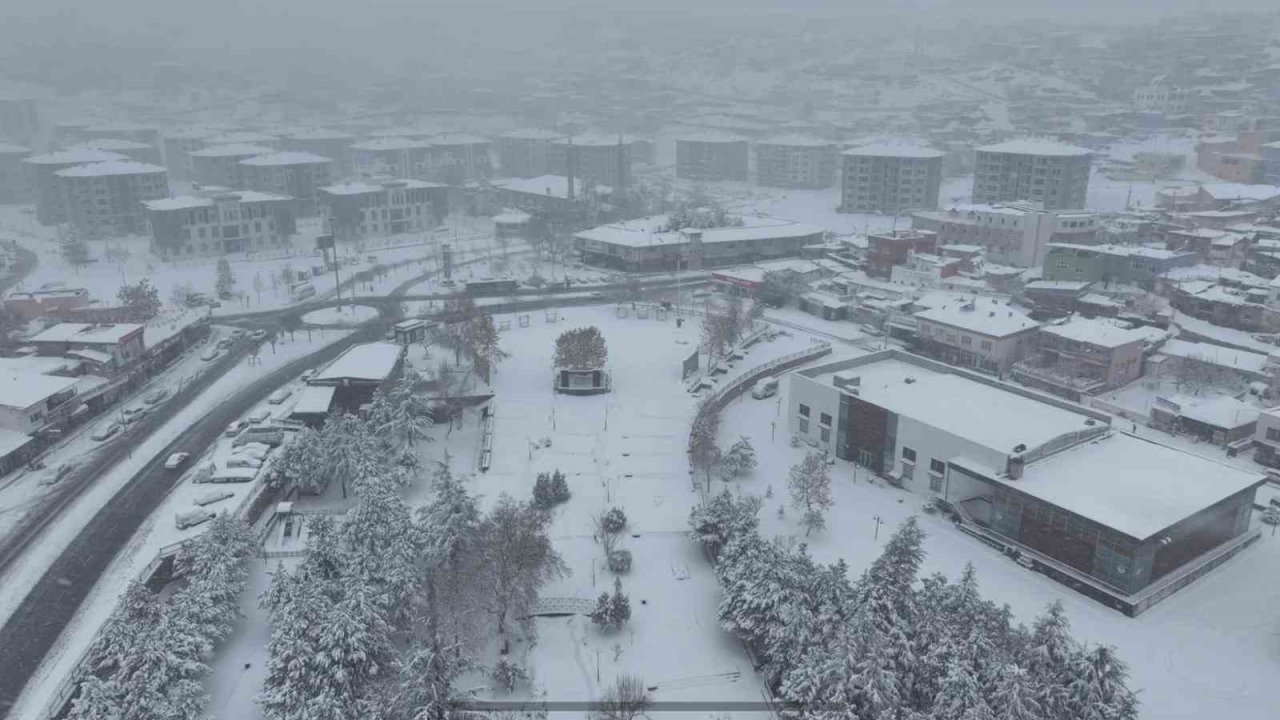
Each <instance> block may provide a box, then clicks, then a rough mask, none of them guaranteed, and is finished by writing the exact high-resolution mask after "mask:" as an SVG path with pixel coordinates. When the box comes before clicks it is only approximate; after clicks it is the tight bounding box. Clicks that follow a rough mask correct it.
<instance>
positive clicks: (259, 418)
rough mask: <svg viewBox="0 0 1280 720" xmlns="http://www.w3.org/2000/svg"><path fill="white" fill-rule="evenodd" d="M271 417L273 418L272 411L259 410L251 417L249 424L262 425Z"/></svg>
mask: <svg viewBox="0 0 1280 720" xmlns="http://www.w3.org/2000/svg"><path fill="white" fill-rule="evenodd" d="M269 417H271V411H270V410H257V411H255V412H254V413H253V414H251V415H249V424H250V425H261V424H262V423H264V422H266V420H267V418H269Z"/></svg>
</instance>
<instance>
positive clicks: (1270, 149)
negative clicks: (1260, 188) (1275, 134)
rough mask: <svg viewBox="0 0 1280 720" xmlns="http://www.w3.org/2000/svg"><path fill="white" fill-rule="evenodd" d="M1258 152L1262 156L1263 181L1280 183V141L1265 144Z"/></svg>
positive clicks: (1268, 183)
mask: <svg viewBox="0 0 1280 720" xmlns="http://www.w3.org/2000/svg"><path fill="white" fill-rule="evenodd" d="M1258 154H1259V156H1260V157H1261V158H1262V182H1264V183H1266V184H1267V185H1280V142H1273V143H1267V144H1266V145H1263V146H1262V149H1261V150H1260V151H1259V153H1258Z"/></svg>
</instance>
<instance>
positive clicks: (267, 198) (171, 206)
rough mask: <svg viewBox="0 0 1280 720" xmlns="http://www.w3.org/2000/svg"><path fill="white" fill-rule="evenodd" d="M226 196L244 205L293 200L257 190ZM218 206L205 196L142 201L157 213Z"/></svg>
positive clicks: (237, 191)
mask: <svg viewBox="0 0 1280 720" xmlns="http://www.w3.org/2000/svg"><path fill="white" fill-rule="evenodd" d="M219 194H221V193H219ZM226 194H227V195H235V196H236V197H237V198H238V199H239V201H240V202H242V203H249V202H274V201H282V200H292V199H293V198H291V197H289V196H288V195H277V194H275V193H267V192H259V191H257V190H232V191H229V192H227V193H226ZM217 204H218V203H217V200H216V199H215V198H214V197H206V196H203V195H182V196H179V197H173V198H160V199H158V200H143V201H142V205H143V206H144V207H146V208H147V209H148V210H153V211H155V212H165V211H168V210H194V209H195V208H204V207H213V206H214V205H217Z"/></svg>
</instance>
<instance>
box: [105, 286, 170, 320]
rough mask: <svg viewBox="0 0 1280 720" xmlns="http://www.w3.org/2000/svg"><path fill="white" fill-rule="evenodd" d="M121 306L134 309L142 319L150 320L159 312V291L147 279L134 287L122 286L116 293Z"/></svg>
mask: <svg viewBox="0 0 1280 720" xmlns="http://www.w3.org/2000/svg"><path fill="white" fill-rule="evenodd" d="M116 298H117V299H118V300H119V301H120V304H121V305H125V306H128V307H131V308H136V309H137V310H138V313H139V314H140V315H142V317H143V318H146V319H150V318H153V317H155V316H156V313H159V312H160V304H161V303H160V291H159V290H156V286H155V285H152V284H151V281H150V280H148V279H147V278H143V279H141V280H139V281H138V282H137V283H136V284H134V285H122V286H121V287H120V290H119V291H118V292H117V293H116Z"/></svg>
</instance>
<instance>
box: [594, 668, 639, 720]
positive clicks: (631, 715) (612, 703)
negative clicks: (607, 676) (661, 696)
mask: <svg viewBox="0 0 1280 720" xmlns="http://www.w3.org/2000/svg"><path fill="white" fill-rule="evenodd" d="M652 705H653V701H652V699H650V697H649V691H648V689H646V688H645V686H644V681H643V680H641V679H640V678H638V677H635V676H634V675H623V676H621V677H619V678H618V681H617V682H615V683H614V684H613V685H611V686H609V688H608V689H607V690H605V691H604V695H602V696H601V697H600V701H599V702H598V703H596V708H595V709H594V710H592V711H591V718H592V720H635V718H638V717H646V713H648V711H649V708H650V707H651V706H652Z"/></svg>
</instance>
